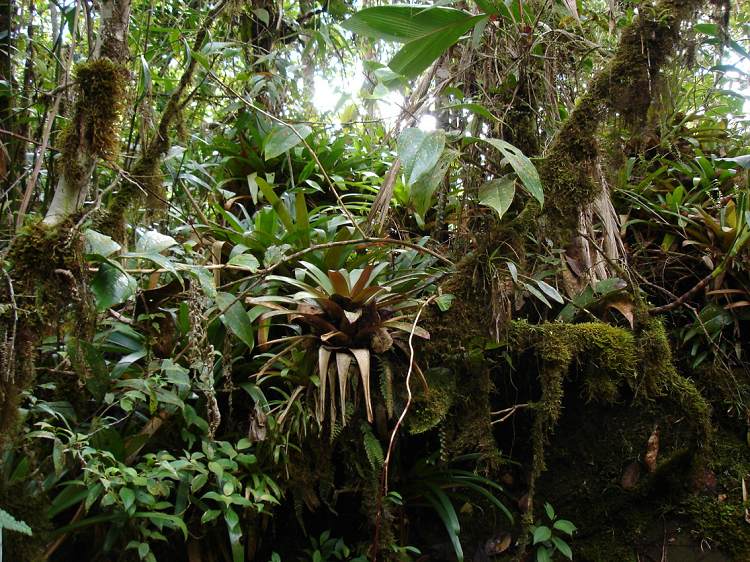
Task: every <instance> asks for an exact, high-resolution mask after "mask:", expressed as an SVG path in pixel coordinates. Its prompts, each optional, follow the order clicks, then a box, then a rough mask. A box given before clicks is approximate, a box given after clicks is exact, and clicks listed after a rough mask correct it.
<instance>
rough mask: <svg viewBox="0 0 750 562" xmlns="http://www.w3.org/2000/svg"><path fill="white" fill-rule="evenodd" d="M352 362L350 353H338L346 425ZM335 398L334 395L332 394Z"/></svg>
mask: <svg viewBox="0 0 750 562" xmlns="http://www.w3.org/2000/svg"><path fill="white" fill-rule="evenodd" d="M351 363H352V356H351V355H349V354H348V353H344V352H339V353H337V354H336V372H337V373H338V378H339V398H340V399H341V418H342V420H341V425H344V426H345V425H346V381H347V378H348V377H349V365H351ZM331 400H333V396H331Z"/></svg>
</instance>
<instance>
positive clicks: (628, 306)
mask: <svg viewBox="0 0 750 562" xmlns="http://www.w3.org/2000/svg"><path fill="white" fill-rule="evenodd" d="M607 308H614V309H615V310H616V311H617V312H619V313H620V314H622V315H623V317H624V318H625V320H627V321H628V324H629V325H630V329H631V330H632V329H634V328H635V316H634V315H633V308H634V307H633V301H631V300H630V297H628V296H627V295H626V296H625V297H624V298H618V299H614V300H611V301H609V302H607Z"/></svg>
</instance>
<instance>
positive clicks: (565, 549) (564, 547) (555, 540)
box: [550, 536, 573, 560]
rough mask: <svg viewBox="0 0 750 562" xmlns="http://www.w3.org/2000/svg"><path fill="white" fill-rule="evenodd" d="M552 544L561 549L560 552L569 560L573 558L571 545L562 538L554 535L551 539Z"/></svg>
mask: <svg viewBox="0 0 750 562" xmlns="http://www.w3.org/2000/svg"><path fill="white" fill-rule="evenodd" d="M550 540H551V541H552V544H554V545H555V548H556V549H557V550H559V551H560V554H562V555H563V556H565V558H567V559H568V560H573V551H572V550H571V549H570V545H568V543H566V542H565V541H564V540H562V539H561V538H560V537H555V536H553V537H552V538H551V539H550Z"/></svg>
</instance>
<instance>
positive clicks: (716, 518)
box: [684, 496, 750, 561]
mask: <svg viewBox="0 0 750 562" xmlns="http://www.w3.org/2000/svg"><path fill="white" fill-rule="evenodd" d="M684 512H685V514H686V515H688V516H690V517H691V519H692V520H693V521H694V522H695V525H696V527H697V529H696V530H697V531H698V532H699V533H700V535H701V537H702V538H703V539H704V540H707V541H709V542H710V543H712V544H714V545H718V546H720V547H721V548H722V550H723V551H724V552H726V553H727V554H729V555H731V556H732V557H733V560H737V561H741V560H748V558H750V525H748V524H747V522H746V521H745V508H744V506H743V505H742V504H741V503H738V502H730V501H720V500H719V499H718V498H716V497H710V496H694V497H691V498H689V499H688V500H687V501H686V502H685V504H684Z"/></svg>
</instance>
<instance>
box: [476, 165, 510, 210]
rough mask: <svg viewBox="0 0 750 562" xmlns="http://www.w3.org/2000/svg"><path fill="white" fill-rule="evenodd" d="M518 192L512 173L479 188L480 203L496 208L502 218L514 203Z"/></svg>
mask: <svg viewBox="0 0 750 562" xmlns="http://www.w3.org/2000/svg"><path fill="white" fill-rule="evenodd" d="M515 194H516V180H515V178H513V177H511V176H510V175H507V176H503V177H502V178H497V179H494V180H490V181H488V182H487V183H485V184H484V185H483V186H482V187H480V188H479V203H480V204H481V205H484V206H485V207H490V208H491V209H495V210H496V211H497V214H498V215H500V218H502V217H503V215H504V214H505V212H506V211H507V210H508V208H509V207H510V204H511V203H513V196H514V195H515Z"/></svg>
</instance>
